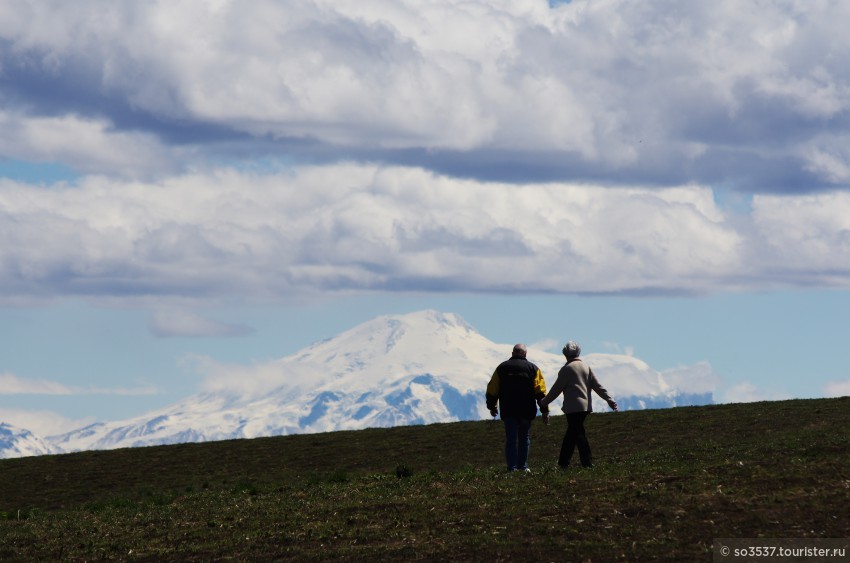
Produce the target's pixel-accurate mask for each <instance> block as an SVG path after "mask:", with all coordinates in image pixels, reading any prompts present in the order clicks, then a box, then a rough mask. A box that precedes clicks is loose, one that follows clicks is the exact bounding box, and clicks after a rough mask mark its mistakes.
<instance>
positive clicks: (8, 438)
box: [0, 422, 61, 459]
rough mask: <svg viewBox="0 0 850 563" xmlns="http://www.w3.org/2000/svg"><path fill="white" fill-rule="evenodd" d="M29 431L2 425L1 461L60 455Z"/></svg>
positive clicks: (57, 450) (0, 424)
mask: <svg viewBox="0 0 850 563" xmlns="http://www.w3.org/2000/svg"><path fill="white" fill-rule="evenodd" d="M60 451H61V450H60V449H59V448H56V447H55V446H51V445H50V444H48V443H47V442H46V441H45V440H43V439H42V438H40V437H38V436H36V435H35V434H33V433H32V432H30V431H29V430H25V429H23V428H18V427H16V426H12V425H11V424H7V423H5V422H3V423H0V459H6V458H12V457H27V456H33V455H47V454H55V453H60Z"/></svg>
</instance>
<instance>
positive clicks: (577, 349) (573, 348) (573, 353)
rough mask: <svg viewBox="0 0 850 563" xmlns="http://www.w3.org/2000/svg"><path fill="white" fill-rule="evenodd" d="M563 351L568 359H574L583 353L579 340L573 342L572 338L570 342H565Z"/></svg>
mask: <svg viewBox="0 0 850 563" xmlns="http://www.w3.org/2000/svg"><path fill="white" fill-rule="evenodd" d="M561 351H562V352H563V353H564V356H566V357H567V359H568V360H574V359H576V358H578V357H579V355H580V354H581V346H579V345H578V343H577V342H573V341H572V340H570V341H569V342H567V343H566V344H564V349H563V350H561Z"/></svg>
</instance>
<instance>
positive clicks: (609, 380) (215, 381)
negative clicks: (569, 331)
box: [51, 311, 711, 451]
mask: <svg viewBox="0 0 850 563" xmlns="http://www.w3.org/2000/svg"><path fill="white" fill-rule="evenodd" d="M512 345H513V344H512V343H511V344H496V343H493V342H491V341H490V340H488V339H486V338H485V337H483V336H482V335H481V334H479V333H478V332H476V331H475V329H474V328H473V327H471V326H470V325H469V324H467V323H466V322H465V321H464V320H463V319H462V318H460V317H459V316H457V315H454V314H444V313H439V312H436V311H420V312H417V313H411V314H408V315H398V316H383V317H378V318H376V319H373V320H372V321H369V322H366V323H363V324H361V325H358V326H356V327H354V328H352V329H350V330H348V331H345V332H343V333H342V334H340V335H338V336H336V337H334V338H331V339H328V340H325V341H322V342H319V343H316V344H314V345H312V346H310V347H308V348H305V349H303V350H301V351H299V352H297V353H295V354H293V355H291V356H287V357H285V358H282V359H280V360H277V361H275V362H271V363H269V364H264V365H261V366H253V367H252V368H241V369H238V368H233V367H232V366H231V367H230V368H229V369H219V370H218V371H216V372H214V373H212V374H211V376H210V377H209V378H208V381H207V385H206V390H205V391H204V392H203V393H200V394H197V395H194V396H192V397H188V398H187V399H185V400H183V401H180V402H178V403H176V404H174V405H171V406H169V407H166V408H164V409H161V410H158V411H155V412H152V413H149V414H147V415H144V416H141V417H137V418H134V419H130V420H125V421H116V422H108V423H98V424H95V425H91V426H88V427H86V428H83V429H80V430H76V431H74V432H70V433H68V434H64V435H61V436H54V437H51V441H52V443H53V444H55V445H56V446H58V447H61V448H63V449H65V450H68V451H75V450H85V449H107V448H117V447H135V446H147V445H155V444H173V443H180V442H203V441H210V440H222V439H229V438H251V437H258V436H273V435H284V434H293V433H312V432H327V431H332V430H345V429H359V428H367V427H390V426H400V425H409V424H428V423H433V422H448V421H457V420H473V419H479V418H486V417H487V416H488V413H487V410H486V408H485V404H484V389H485V387H486V385H487V382H488V381H489V378H490V375H491V374H492V371H493V369H494V368H495V366H496V365H498V363H499V362H501V361H503V360H505V359H507V358H508V357H509V356H510V350H511V347H512ZM529 359H531V360H532V361H534V362H535V363H537V364H538V366H540V368H541V369H542V370H543V373H544V376H545V377H546V378H547V381H548V382H549V384H550V385H551V383H552V382H554V380H555V377H556V374H557V371H558V369H559V368H560V367H561V365H562V364H563V357H562V356H560V355H556V354H550V353H546V352H542V351H539V350H534V349H532V350H530V351H529ZM587 360H588V361H589V362H590V363H591V364H592V365H594V366H595V369H596V370H597V371H598V372H599V373H600V377H601V378H602V379H603V382H605V384H606V385H608V388H609V390H610V391H612V392H613V393H615V395H617V398H618V400H620V401H621V403H622V404H623V405H624V406H626V407H631V408H642V407H645V406H647V400H649V401H650V404H651V406H655V407H658V406H674V405H676V404H705V403H707V402H711V397H710V395H707V396H699V397H688V398H686V399H685V400H683V397H682V394H681V393H680V392H679V391H678V390H677V389H675V388H673V387H672V386H671V385H669V384H668V383H666V382H665V381H664V379H663V377H662V376H661V374H659V373H658V372H654V371H653V370H651V369H650V368H649V366H647V365H646V364H645V363H643V362H641V361H640V360H637V359H635V358H631V357H629V356H618V355H611V354H591V355H588V356H587ZM603 374H604V375H603ZM609 375H610V376H611V377H608V376H609ZM631 388H636V389H639V390H640V391H641V393H640V394H637V393H633V392H632V393H630V394H629V395H628V396H626V395H622V394H619V393H618V392H619V390H621V389H622V390H624V391H625V390H630V389H631ZM641 397H642V398H641ZM558 404H559V403H558ZM598 407H599V409H600V410H604V409H605V408H607V407H605V405H604V403H602V404H600V405H598Z"/></svg>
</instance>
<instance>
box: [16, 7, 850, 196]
mask: <svg viewBox="0 0 850 563" xmlns="http://www.w3.org/2000/svg"><path fill="white" fill-rule="evenodd" d="M0 9H2V18H0V19H2V21H3V23H2V25H0V41H2V42H3V44H4V45H6V46H7V48H4V49H3V51H2V52H1V53H0V69H2V75H3V77H4V80H3V81H2V82H0V94H3V97H4V102H5V106H6V107H7V108H9V109H7V110H6V111H7V112H15V116H7V117H6V119H7V120H12V121H14V122H16V123H19V125H18V127H19V128H21V129H22V130H24V131H33V130H37V131H42V132H45V133H46V134H48V137H47V138H46V137H45V135H35V134H29V135H23V136H22V137H21V139H19V140H18V141H17V142H18V145H17V147H12V148H10V147H6V148H0V153H3V154H6V156H9V155H10V154H13V153H15V152H17V153H21V152H22V153H32V154H45V153H47V154H50V155H53V158H58V159H62V160H63V161H65V162H67V163H68V164H69V165H71V166H78V165H80V164H79V163H78V162H77V161H76V159H75V158H74V157H75V154H76V153H77V152H78V151H75V143H74V139H73V138H72V137H69V136H67V135H65V134H64V132H65V131H67V129H68V127H70V126H73V127H74V128H77V127H82V130H84V131H86V132H87V134H88V135H89V137H92V136H94V137H101V138H104V139H105V138H109V139H116V140H118V141H119V146H120V144H123V146H124V147H127V146H130V145H131V144H135V145H137V146H138V147H140V149H141V151H138V150H137V151H135V153H136V154H142V155H147V156H148V157H157V158H160V159H161V160H162V161H163V162H164V163H166V164H168V165H173V164H175V163H176V160H178V159H174V158H171V157H170V156H169V155H168V154H166V153H163V151H161V148H160V147H159V146H157V142H160V143H163V144H167V145H170V146H172V147H181V148H182V149H186V150H185V152H184V153H183V154H182V155H181V156H182V157H183V159H184V160H185V162H186V163H187V165H188V166H194V165H196V164H197V163H198V162H199V161H204V160H205V159H208V158H210V157H211V156H214V157H215V158H221V157H222V156H226V157H228V158H231V159H237V158H244V157H246V155H247V156H251V155H253V156H256V155H257V154H265V155H267V154H280V152H281V151H286V153H287V154H288V155H290V156H295V157H305V158H313V159H315V158H326V159H331V160H337V159H339V158H348V159H369V160H372V161H375V160H378V161H383V162H385V163H396V164H398V163H406V164H413V165H417V166H426V167H429V168H431V169H433V170H436V171H441V172H444V173H456V174H458V175H465V176H470V177H477V178H479V179H481V178H490V179H495V178H507V177H510V178H524V179H528V178H537V179H540V178H548V179H558V180H577V179H583V180H587V179H595V180H599V179H606V180H607V181H608V182H625V183H628V182H631V181H635V180H637V181H644V182H651V183H653V184H660V185H670V184H682V183H687V182H689V181H696V182H701V183H709V182H717V183H720V182H723V183H725V184H733V185H736V186H738V187H742V188H746V189H749V190H753V191H772V190H779V191H804V190H808V189H810V188H812V187H818V188H820V187H823V186H824V185H845V184H846V183H847V177H848V174H847V169H848V155H847V153H846V151H845V150H843V149H841V145H840V143H838V142H835V141H833V142H830V139H836V140H838V139H840V138H841V137H842V136H843V135H842V132H844V131H846V129H847V125H848V123H847V119H848V118H847V116H848V112H847V108H848V102H850V87H848V85H850V80H848V79H849V78H850V74H848V70H847V67H846V65H844V64H843V61H844V60H846V58H847V55H848V54H850V39H848V37H847V34H846V33H844V30H843V28H842V27H841V25H842V22H844V21H846V20H847V18H848V16H850V6H848V5H845V4H843V3H840V2H839V3H836V2H822V3H814V4H807V5H805V6H802V5H797V4H794V3H770V4H767V5H758V6H749V7H748V6H741V5H740V3H739V2H734V1H733V0H722V1H717V0H714V1H707V0H706V1H698V2H688V3H684V4H683V3H681V2H676V1H674V0H658V1H654V2H651V3H648V4H647V3H634V2H629V1H626V0H610V1H605V2H599V1H587V0H576V1H574V2H570V3H566V4H559V5H557V6H554V7H550V6H549V5H548V3H547V2H546V1H545V0H522V1H517V0H469V1H466V2H455V1H452V0H444V1H439V2H433V1H430V0H429V1H425V0H405V1H397V0H362V1H358V2H336V1H333V0H304V1H299V2H287V3H279V2H273V1H262V0H261V1H257V2H251V3H248V4H245V3H236V2H230V1H215V2H201V1H196V2H186V3H173V2H172V3H169V2H157V3H136V2H109V3H104V2H98V1H89V2H82V1H81V2H74V3H73V5H70V4H66V3H61V2H49V1H36V2H24V1H23V0H19V1H13V2H6V3H4V6H3V8H0ZM27 120H32V123H31V124H27V123H26V121H27ZM45 120H46V121H45ZM74 120H76V122H74ZM69 121H71V122H74V123H69ZM104 123H107V124H109V134H108V135H107V134H106V133H105V132H104V129H103V125H102V124H104ZM51 124H52V125H53V126H54V128H52V129H51V128H50V127H48V126H49V125H51ZM825 135H831V137H829V136H825ZM151 137H155V138H156V141H153V140H152V138H151ZM89 142H92V141H91V140H90V141H89ZM38 143H45V147H47V146H50V147H52V149H51V150H49V151H48V150H47V149H46V148H45V147H42V146H39V144H38ZM208 151H212V152H208ZM105 153H106V154H107V155H110V154H111V155H112V156H111V158H104V160H103V162H100V163H99V165H100V166H102V167H103V168H102V170H103V171H104V172H108V173H121V172H122V171H123V172H126V170H124V168H126V167H125V163H123V162H122V158H120V156H119V155H122V154H123V155H124V159H130V160H132V162H130V166H129V168H130V169H131V170H132V169H133V168H134V167H136V166H138V165H140V164H142V162H141V161H144V160H145V158H143V157H133V156H131V155H133V154H134V152H133V151H131V150H124V149H122V150H120V151H116V150H111V151H110V150H105ZM116 153H118V154H116ZM81 162H82V163H83V165H85V164H88V163H90V162H91V159H90V158H84V159H82V160H81ZM148 166H149V165H148ZM148 171H150V170H148Z"/></svg>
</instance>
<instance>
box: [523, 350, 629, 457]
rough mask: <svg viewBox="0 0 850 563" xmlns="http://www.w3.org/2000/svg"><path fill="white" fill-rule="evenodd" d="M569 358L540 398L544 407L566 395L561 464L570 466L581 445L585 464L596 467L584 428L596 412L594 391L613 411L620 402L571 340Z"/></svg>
mask: <svg viewBox="0 0 850 563" xmlns="http://www.w3.org/2000/svg"><path fill="white" fill-rule="evenodd" d="M562 352H563V353H564V356H565V357H566V358H567V363H566V364H564V367H562V368H561V371H559V372H558V379H557V380H556V381H555V384H554V385H552V389H551V390H550V391H549V394H548V395H546V397H545V398H544V399H543V400H542V401H540V406H541V408H544V407H546V406H547V405H548V404H549V403H551V402H552V401H554V400H555V399H556V398H558V395H560V394H561V393H563V394H564V406H563V407H562V408H561V410H563V411H564V413H565V414H566V415H567V433H566V435H564V440H563V442H562V443H561V452H560V455H559V456H558V465H560V466H561V467H562V468H564V469H566V468H567V467H569V465H570V459H571V458H572V457H573V452H574V451H575V448H576V446H578V455H579V458H581V465H582V467H593V457H592V454H591V451H590V443H589V442H588V440H587V434H586V433H585V430H584V419H585V418H587V415H589V414H590V413H591V412H593V399H592V397H591V391H595V392H596V393H597V394H598V395H599V396H600V397H602V398H603V399H605V401H607V402H608V406H609V407H611V409H612V410H613V411H615V412H616V411H617V403H616V402H615V401H614V399H613V398H611V395H610V394H609V393H608V391H606V390H605V388H604V387H602V384H601V383H599V380H598V379H596V375H595V374H594V373H593V370H592V369H590V366H588V365H587V364H586V363H585V362H583V361H582V360H581V358H579V355H580V354H581V347H580V346H579V345H578V344H577V343H575V342H573V341H572V340H570V341H569V342H567V343H566V345H565V346H564V349H563V350H562Z"/></svg>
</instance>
